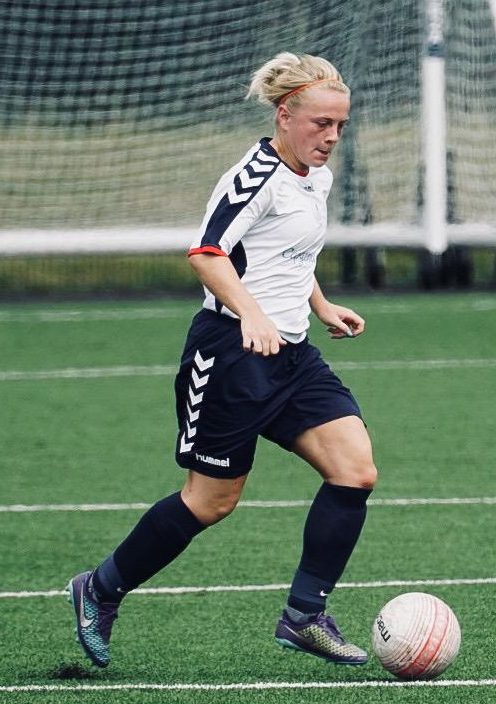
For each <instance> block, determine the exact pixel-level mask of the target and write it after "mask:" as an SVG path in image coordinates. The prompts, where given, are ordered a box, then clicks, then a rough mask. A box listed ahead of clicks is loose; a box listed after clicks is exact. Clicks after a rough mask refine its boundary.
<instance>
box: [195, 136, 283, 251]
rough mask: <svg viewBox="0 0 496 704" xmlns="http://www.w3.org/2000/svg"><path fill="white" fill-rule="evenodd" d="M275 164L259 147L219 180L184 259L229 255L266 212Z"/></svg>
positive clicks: (272, 158) (269, 203)
mask: <svg viewBox="0 0 496 704" xmlns="http://www.w3.org/2000/svg"><path fill="white" fill-rule="evenodd" d="M279 163H280V162H279V159H277V158H275V157H273V156H271V155H270V154H267V153H266V152H265V151H264V150H263V149H262V148H261V147H260V148H259V149H258V151H256V152H255V153H254V154H252V155H251V158H249V159H248V161H247V162H246V163H245V164H244V165H243V166H241V168H240V169H234V170H231V171H229V172H227V174H225V175H224V176H223V177H222V178H221V180H220V181H219V183H218V185H217V187H216V189H215V190H214V193H213V195H212V198H211V199H210V202H209V204H208V207H207V212H206V214H205V217H204V219H203V222H202V225H201V228H200V232H199V233H198V236H197V237H196V238H195V240H194V242H193V243H192V245H191V248H190V250H189V252H188V256H191V255H193V254H200V253H203V252H210V253H212V254H219V255H221V256H222V255H224V256H229V255H230V254H231V252H232V250H233V249H234V247H235V246H236V244H237V243H238V242H239V241H240V240H241V238H242V237H243V235H244V234H245V233H246V232H247V231H248V230H249V229H250V227H251V226H252V225H253V224H254V223H255V222H257V221H258V220H259V219H260V218H262V217H263V216H264V215H265V214H266V213H267V212H268V211H269V210H270V207H271V203H272V189H271V188H270V183H269V179H270V177H271V176H272V174H273V173H274V172H275V171H276V169H277V166H278V164H279Z"/></svg>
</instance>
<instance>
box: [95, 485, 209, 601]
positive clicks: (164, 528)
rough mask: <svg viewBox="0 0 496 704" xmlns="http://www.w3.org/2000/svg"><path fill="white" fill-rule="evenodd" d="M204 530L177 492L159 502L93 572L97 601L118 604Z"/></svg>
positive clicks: (203, 526)
mask: <svg viewBox="0 0 496 704" xmlns="http://www.w3.org/2000/svg"><path fill="white" fill-rule="evenodd" d="M204 528H206V526H205V525H203V524H202V523H200V521H199V520H198V519H197V518H196V516H195V515H194V514H193V513H192V512H191V511H190V510H189V508H188V507H187V506H186V504H185V503H184V501H183V500H182V498H181V494H180V492H177V493H176V494H172V495H171V496H168V497H167V498H165V499H162V500H161V501H158V502H157V503H156V504H154V505H153V506H152V507H151V508H150V509H149V510H148V511H147V512H146V513H145V514H144V516H143V517H142V518H141V519H140V521H139V522H138V523H137V524H136V526H135V527H134V528H133V530H132V531H131V533H130V534H129V535H128V536H127V538H125V540H124V541H123V542H122V543H121V544H120V545H119V547H118V548H117V549H116V550H115V551H114V552H113V553H112V554H111V555H109V557H108V558H107V559H106V560H104V562H102V564H101V565H99V567H97V568H96V570H95V571H94V573H93V587H94V589H95V592H96V595H97V597H98V598H99V599H100V600H101V601H109V602H114V603H118V602H119V601H121V599H122V598H123V596H124V595H125V594H126V593H127V592H129V591H131V590H132V589H136V587H138V586H139V585H140V584H142V583H143V582H146V580H147V579H149V578H150V577H152V576H153V575H154V574H156V573H157V572H159V571H160V570H161V569H162V568H163V567H165V566H166V565H168V564H169V563H170V562H172V561H173V560H174V559H175V558H176V557H177V556H178V555H179V554H180V553H182V552H183V550H185V548H186V547H187V546H188V545H189V543H190V542H191V540H192V539H193V538H194V537H195V535H198V533H200V532H201V531H202V530H203V529H204Z"/></svg>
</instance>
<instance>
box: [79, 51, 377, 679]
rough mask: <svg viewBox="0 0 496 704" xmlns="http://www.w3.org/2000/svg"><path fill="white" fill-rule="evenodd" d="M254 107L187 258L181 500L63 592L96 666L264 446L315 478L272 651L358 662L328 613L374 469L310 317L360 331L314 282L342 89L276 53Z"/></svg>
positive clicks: (179, 391)
mask: <svg viewBox="0 0 496 704" xmlns="http://www.w3.org/2000/svg"><path fill="white" fill-rule="evenodd" d="M248 96H256V97H257V98H258V99H259V100H260V101H261V102H263V103H270V104H271V105H272V106H273V108H274V110H275V136H274V137H273V138H272V139H270V138H264V139H261V140H260V141H259V142H258V143H257V144H255V145H254V146H253V147H251V149H249V150H248V152H247V153H246V154H245V156H243V158H242V159H241V160H240V161H239V162H238V163H237V164H236V165H235V166H233V167H232V168H231V169H230V170H229V171H228V172H227V173H225V174H224V175H223V176H222V177H221V179H220V181H219V182H218V184H217V186H216V187H215V189H214V192H213V194H212V197H211V199H210V201H209V203H208V206H207V210H206V215H205V218H204V220H203V223H202V225H201V228H200V231H199V233H198V236H197V238H196V240H195V241H194V243H193V245H192V247H191V249H190V251H189V257H190V262H191V265H192V267H193V269H194V270H195V272H196V273H197V274H198V276H199V278H200V280H201V281H202V283H203V285H204V288H205V300H204V304H203V308H202V310H201V311H200V312H199V313H198V314H197V315H196V316H195V317H194V319H193V322H192V325H191V328H190V330H189V334H188V336H187V340H186V344H185V348H184V352H183V356H182V359H181V366H180V370H179V373H178V375H177V378H176V399H177V416H178V423H179V433H178V439H177V451H176V459H177V462H178V464H179V465H180V466H181V467H184V468H186V469H187V470H188V475H187V479H186V482H185V485H184V488H183V490H182V491H181V492H178V493H175V494H172V495H171V496H168V497H167V498H165V499H162V500H161V501H158V502H157V503H156V504H155V505H154V506H153V507H152V508H151V509H150V510H149V511H148V512H147V513H145V515H144V516H143V517H142V518H141V520H140V521H139V522H138V524H137V525H136V527H135V528H134V529H133V530H132V532H131V533H130V535H129V536H128V537H127V538H126V539H125V540H124V541H123V542H122V543H121V544H120V545H119V546H118V547H117V549H116V550H115V551H114V552H113V553H112V554H111V555H110V556H109V557H108V558H107V559H106V560H105V561H104V562H103V563H102V564H101V565H100V566H99V567H97V568H96V569H95V570H94V571H93V572H84V573H82V574H80V575H77V576H76V577H74V578H73V579H72V580H71V581H70V583H69V587H68V588H69V592H70V595H71V599H72V603H73V605H74V609H75V613H76V621H77V631H78V637H79V640H80V642H81V645H82V646H83V648H84V650H85V652H86V654H87V655H88V656H89V657H90V659H91V660H92V662H93V663H94V664H95V665H98V666H100V667H105V666H106V665H107V664H108V662H109V659H110V658H109V641H110V633H111V628H112V624H113V622H114V619H115V618H116V616H117V609H118V606H119V604H120V601H121V600H122V598H123V596H124V595H125V594H126V593H127V592H129V591H131V590H133V589H135V588H136V587H138V585H140V584H142V583H143V582H145V581H146V580H147V579H149V578H150V577H151V576H152V575H154V574H156V573H157V572H158V571H159V570H161V569H162V568H163V567H165V566H166V565H168V564H169V563H170V562H171V561H172V560H174V559H175V558H176V557H177V556H178V555H179V554H180V553H181V552H183V550H184V549H185V548H186V547H187V545H188V544H189V543H190V541H191V540H192V539H193V538H194V537H195V536H196V535H197V534H198V533H200V532H201V531H203V530H204V529H205V528H206V527H208V526H210V525H212V524H214V523H216V522H217V521H220V520H221V519H222V518H224V517H225V516H227V515H228V514H229V513H231V511H232V510H233V509H234V508H235V506H236V504H237V502H238V500H239V498H240V495H241V492H242V490H243V486H244V484H245V481H246V478H247V476H248V473H249V471H250V469H251V466H252V461H253V457H254V452H255V445H256V442H257V438H258V436H259V435H262V436H263V437H265V438H267V439H269V440H271V441H273V442H275V443H277V444H279V445H281V447H283V448H284V449H286V450H288V451H290V452H294V453H296V454H297V455H298V456H300V457H302V458H303V459H304V460H305V461H306V462H307V463H308V464H309V465H310V466H311V467H312V468H313V469H315V470H316V471H317V472H318V473H319V474H320V476H321V478H322V480H323V483H322V486H321V487H320V489H319V491H318V492H317V495H316V496H315V499H314V501H313V503H312V506H311V508H310V510H309V513H308V517H307V520H306V523H305V528H304V534H303V551H302V555H301V560H300V563H299V566H298V568H297V570H296V573H295V575H294V579H293V582H292V585H291V589H290V592H289V596H288V600H287V605H286V608H285V609H284V611H283V613H282V615H281V617H280V619H279V622H278V623H277V627H276V634H275V635H276V640H277V642H278V643H280V644H281V645H283V646H288V647H291V648H295V649H297V650H301V651H304V652H307V653H312V654H314V655H317V656H320V657H323V658H325V659H326V660H330V661H332V662H336V663H348V664H352V665H358V664H362V663H365V662H366V661H367V654H366V652H365V651H363V650H362V649H360V648H358V647H357V646H355V645H353V644H351V643H348V642H347V641H346V640H345V638H344V636H343V635H342V633H341V631H340V630H339V628H338V626H337V625H336V622H335V621H334V619H333V618H332V617H331V616H329V615H326V614H325V608H326V599H327V597H328V595H329V594H330V592H331V591H332V589H333V588H334V586H335V585H336V582H337V581H338V580H339V578H340V576H341V574H342V572H343V570H344V568H345V566H346V563H347V562H348V559H349V558H350V555H351V553H352V551H353V549H354V547H355V544H356V542H357V540H358V537H359V535H360V531H361V529H362V526H363V523H364V520H365V514H366V501H367V498H368V496H369V494H370V492H371V490H372V488H373V485H374V482H375V479H376V469H375V466H374V462H373V459H372V451H371V444H370V440H369V437H368V434H367V431H366V429H365V426H364V423H363V421H362V419H361V416H360V410H359V407H358V405H357V402H356V401H355V399H354V398H353V396H352V395H351V393H350V391H349V390H348V389H347V388H345V387H344V386H343V385H342V383H341V381H340V380H339V379H338V378H337V377H336V376H335V374H334V373H333V372H332V371H331V370H330V368H329V367H328V365H327V364H325V362H324V361H323V360H322V358H321V356H320V353H319V351H318V350H317V349H316V348H315V347H314V346H312V345H311V344H310V342H309V341H308V338H307V329H308V326H309V321H308V318H309V314H310V311H313V313H314V314H315V315H316V316H317V318H318V319H319V320H320V321H321V322H322V323H323V325H325V326H326V328H328V329H329V330H330V332H331V335H332V337H334V338H340V337H345V336H353V337H355V336H357V335H360V334H361V333H362V332H363V330H364V321H363V319H362V318H361V317H360V316H359V315H357V314H356V313H355V312H353V311H352V310H349V309H348V308H343V307H341V306H339V305H336V304H334V303H330V302H329V301H327V300H326V298H325V297H324V295H323V293H322V291H321V289H320V287H319V284H318V283H317V281H316V279H315V275H314V270H315V262H316V258H317V255H318V254H319V252H320V250H321V249H322V246H323V243H324V234H325V231H326V225H327V216H326V200H327V196H328V195H329V191H330V188H331V184H332V174H331V172H330V171H329V169H328V168H327V166H326V163H327V161H328V159H329V156H330V154H331V152H332V150H333V149H334V147H335V146H336V144H337V143H338V141H339V138H340V136H341V133H342V130H343V127H344V126H345V124H346V121H347V120H348V113H349V109H350V97H349V89H348V88H347V86H346V85H345V84H344V83H343V80H342V78H341V76H340V74H339V73H338V72H337V71H336V69H335V68H334V66H332V64H330V63H329V62H328V61H326V60H325V59H323V58H319V57H314V56H309V55H302V56H296V55H294V54H290V53H282V54H278V55H277V56H276V57H275V58H274V59H272V60H271V61H269V62H268V63H266V64H264V65H263V66H262V67H261V68H260V69H259V70H258V71H257V72H256V73H255V74H254V76H253V80H252V83H251V86H250V89H249V92H248Z"/></svg>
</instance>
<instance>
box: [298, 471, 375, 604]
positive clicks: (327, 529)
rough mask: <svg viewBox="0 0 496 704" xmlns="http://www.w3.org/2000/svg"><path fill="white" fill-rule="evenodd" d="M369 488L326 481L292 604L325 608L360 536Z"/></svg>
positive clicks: (307, 533) (308, 528) (311, 518)
mask: <svg viewBox="0 0 496 704" xmlns="http://www.w3.org/2000/svg"><path fill="white" fill-rule="evenodd" d="M370 493H371V492H370V491H369V490H368V489H359V488H355V487H347V486H337V485H335V484H326V483H325V484H323V485H322V486H321V488H320V489H319V491H318V492H317V495H316V497H315V499H314V501H313V503H312V506H311V507H310V511H309V513H308V517H307V520H306V523H305V529H304V533H303V552H302V556H301V561H300V565H299V567H298V570H297V571H296V574H295V576H294V579H293V583H292V585H291V590H290V593H289V598H288V606H290V607H292V608H294V609H296V610H298V611H301V612H303V613H317V612H319V611H323V610H324V609H325V602H326V597H327V595H328V594H329V593H330V592H331V591H332V589H333V588H334V586H335V584H336V582H337V581H338V580H339V578H340V577H341V575H342V573H343V571H344V568H345V567H346V563H347V562H348V560H349V558H350V556H351V553H352V552H353V549H354V547H355V545H356V542H357V540H358V538H359V536H360V532H361V530H362V527H363V524H364V521H365V516H366V512H367V499H368V497H369V495H370Z"/></svg>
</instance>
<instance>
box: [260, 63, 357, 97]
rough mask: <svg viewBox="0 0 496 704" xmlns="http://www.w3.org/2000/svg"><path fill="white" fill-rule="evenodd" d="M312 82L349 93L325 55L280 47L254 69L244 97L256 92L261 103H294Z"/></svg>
mask: <svg viewBox="0 0 496 704" xmlns="http://www.w3.org/2000/svg"><path fill="white" fill-rule="evenodd" d="M314 84H319V85H322V86H326V85H327V87H328V88H330V89H332V90H336V91H338V92H339V93H345V94H346V95H349V94H350V89H349V88H348V86H347V85H345V83H344V82H343V79H342V77H341V74H340V73H339V71H338V70H337V69H336V68H335V66H333V65H332V64H331V63H330V62H329V61H327V60H326V59H323V58H321V57H320V56H311V55H310V54H300V55H297V54H291V53H290V52H288V51H284V52H282V53H281V54H277V56H275V57H274V58H273V59H271V60H270V61H267V63H265V64H263V66H261V67H260V68H259V69H258V70H257V71H255V73H254V74H253V77H252V81H251V84H250V87H249V89H248V93H247V94H246V98H251V97H253V96H256V98H257V99H258V101H259V102H260V103H263V104H265V105H272V106H274V107H277V106H278V105H280V104H281V103H282V102H284V103H286V102H287V103H288V105H289V107H294V106H296V105H298V104H299V103H300V101H301V92H302V91H303V90H304V89H305V88H310V87H311V86H312V85H314Z"/></svg>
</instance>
